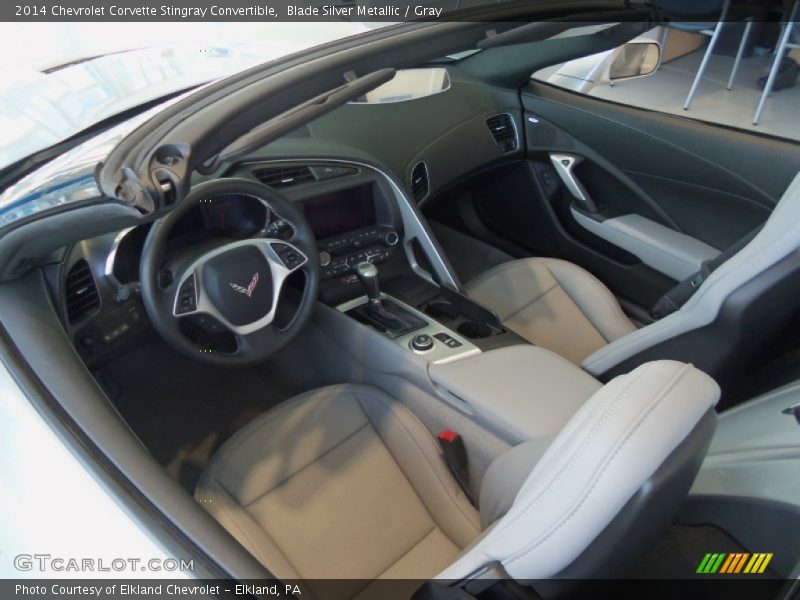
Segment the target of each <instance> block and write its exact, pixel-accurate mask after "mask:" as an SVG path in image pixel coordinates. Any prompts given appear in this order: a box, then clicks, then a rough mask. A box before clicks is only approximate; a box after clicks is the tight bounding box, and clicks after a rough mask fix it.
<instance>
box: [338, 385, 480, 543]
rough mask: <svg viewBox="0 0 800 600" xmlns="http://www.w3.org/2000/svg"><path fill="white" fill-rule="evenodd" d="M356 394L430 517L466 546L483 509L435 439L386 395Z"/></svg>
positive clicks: (365, 391) (370, 391) (374, 392)
mask: <svg viewBox="0 0 800 600" xmlns="http://www.w3.org/2000/svg"><path fill="white" fill-rule="evenodd" d="M350 388H351V389H354V388H356V386H350ZM352 393H354V394H355V395H356V397H357V398H358V399H359V402H360V404H361V408H362V409H363V410H364V412H365V413H366V415H367V418H368V419H369V420H370V422H371V423H372V426H373V427H374V428H375V430H376V431H377V433H378V435H379V436H380V438H381V439H382V441H383V443H384V444H385V445H386V447H387V448H388V449H389V452H390V453H391V454H392V457H393V458H394V460H395V461H396V462H397V464H398V466H399V467H400V469H401V470H402V471H403V474H404V475H405V476H406V478H407V479H408V481H409V483H411V486H412V487H413V488H414V491H415V492H416V493H417V495H418V496H419V498H420V500H421V501H422V503H423V504H424V505H425V508H426V509H427V510H428V512H429V513H430V515H431V518H432V519H433V520H434V521H435V522H436V524H437V525H438V526H439V528H440V529H441V530H442V532H443V533H444V534H445V535H446V536H447V537H448V538H450V540H452V542H453V543H454V544H455V545H456V546H458V547H459V548H464V547H466V546H467V545H468V544H469V543H470V542H472V540H474V539H475V537H476V536H477V535H478V534H479V533H480V519H479V516H478V511H477V510H476V509H475V507H473V506H472V504H470V502H469V499H468V498H467V496H466V495H465V494H464V492H463V490H462V489H461V487H460V486H459V485H458V483H457V482H456V480H455V478H454V477H453V475H452V474H451V473H450V470H449V468H448V467H447V464H446V463H445V462H444V459H443V457H442V453H441V449H440V448H439V446H438V444H437V443H436V441H435V439H434V437H433V436H432V435H431V433H430V432H429V431H428V429H427V428H426V427H425V426H424V425H423V424H422V423H421V422H420V420H419V419H418V418H417V417H416V416H415V415H414V414H413V413H412V412H411V411H410V410H408V408H406V407H405V406H404V405H403V404H401V403H400V402H398V401H397V400H395V399H393V398H391V397H390V396H388V395H387V394H385V393H383V392H382V391H380V390H378V389H376V388H366V387H365V388H361V390H358V389H356V390H355V391H353V392H352Z"/></svg>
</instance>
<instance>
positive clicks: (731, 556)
mask: <svg viewBox="0 0 800 600" xmlns="http://www.w3.org/2000/svg"><path fill="white" fill-rule="evenodd" d="M772 555H773V554H772V552H756V553H754V554H750V553H749V552H732V553H725V552H713V553H712V552H709V553H707V554H706V555H705V556H704V557H703V560H702V561H700V566H698V567H697V571H696V572H697V573H701V574H703V575H713V574H715V573H716V574H726V575H737V574H739V573H748V574H759V573H763V572H764V571H766V570H767V565H769V563H770V561H771V560H772Z"/></svg>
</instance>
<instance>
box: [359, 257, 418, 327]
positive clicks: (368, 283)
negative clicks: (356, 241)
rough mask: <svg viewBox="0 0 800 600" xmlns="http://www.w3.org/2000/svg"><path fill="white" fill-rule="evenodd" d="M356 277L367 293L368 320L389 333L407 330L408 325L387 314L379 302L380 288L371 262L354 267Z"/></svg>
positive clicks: (376, 268) (376, 270)
mask: <svg viewBox="0 0 800 600" xmlns="http://www.w3.org/2000/svg"><path fill="white" fill-rule="evenodd" d="M356 276H357V277H358V280H359V281H360V282H361V285H363V286H364V291H365V292H366V293H367V298H368V299H369V302H367V306H366V313H367V315H368V316H369V317H370V319H371V320H372V321H374V322H377V323H378V325H380V326H381V327H385V328H386V329H388V330H390V331H399V330H402V329H406V328H408V323H406V321H404V320H403V319H401V318H400V317H398V316H397V315H394V314H392V313H391V312H389V311H388V310H387V309H386V307H384V305H383V302H381V288H380V284H379V283H378V267H376V266H375V265H373V264H372V263H371V262H366V261H363V262H360V263H358V264H357V265H356Z"/></svg>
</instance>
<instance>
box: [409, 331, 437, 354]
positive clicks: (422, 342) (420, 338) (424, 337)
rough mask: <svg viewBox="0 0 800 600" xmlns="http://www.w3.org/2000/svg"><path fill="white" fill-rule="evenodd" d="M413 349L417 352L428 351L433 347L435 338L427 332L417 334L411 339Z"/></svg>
mask: <svg viewBox="0 0 800 600" xmlns="http://www.w3.org/2000/svg"><path fill="white" fill-rule="evenodd" d="M410 345H411V349H412V350H416V351H417V352H427V351H428V350H431V349H432V348H433V338H432V337H431V336H429V335H428V334H425V333H420V334H417V335H415V336H414V337H413V338H412V339H411V344H410Z"/></svg>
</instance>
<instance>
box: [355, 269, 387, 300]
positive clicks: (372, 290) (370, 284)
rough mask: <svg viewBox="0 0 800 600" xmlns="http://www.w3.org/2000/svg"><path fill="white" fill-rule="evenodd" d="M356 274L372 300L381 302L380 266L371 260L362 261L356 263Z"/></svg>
mask: <svg viewBox="0 0 800 600" xmlns="http://www.w3.org/2000/svg"><path fill="white" fill-rule="evenodd" d="M356 276H357V277H358V280H359V281H360V282H361V285H363V286H364V290H365V291H366V292H367V298H369V299H370V301H371V302H379V301H380V300H379V299H378V297H379V296H380V293H381V290H380V286H379V284H378V267H376V266H375V265H373V264H372V263H371V262H366V261H364V262H360V263H358V264H357V265H356Z"/></svg>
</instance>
